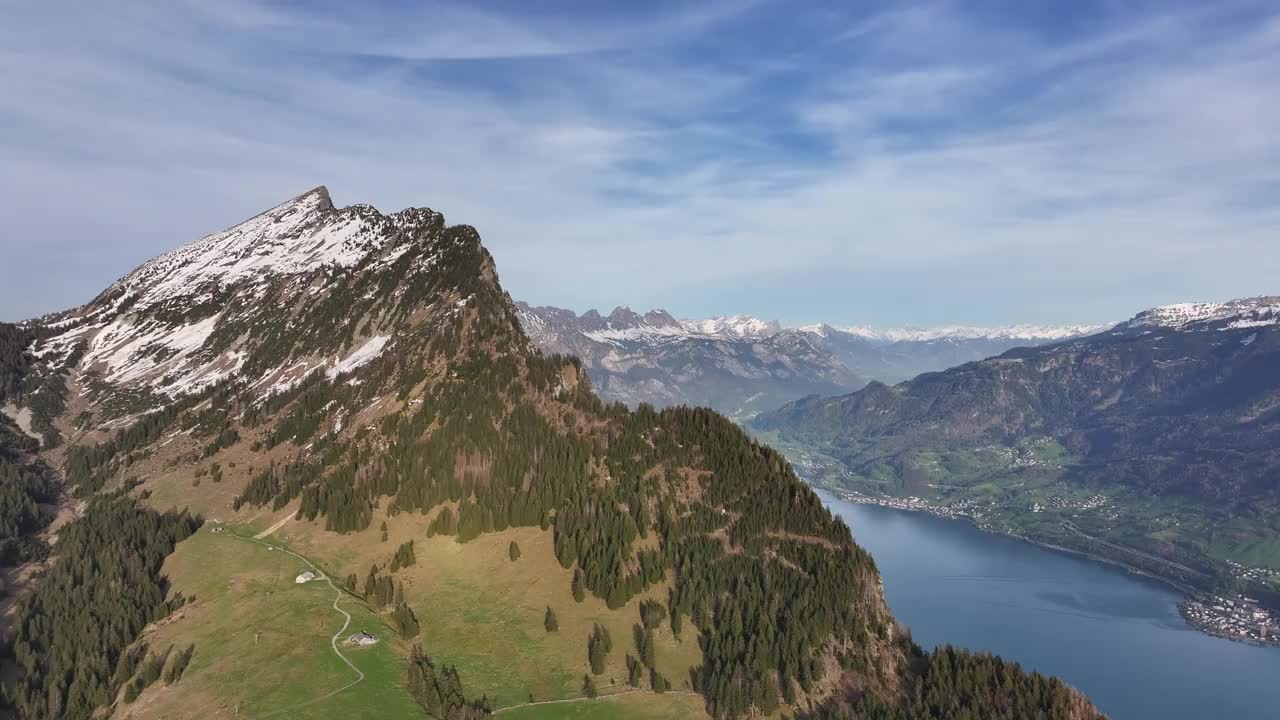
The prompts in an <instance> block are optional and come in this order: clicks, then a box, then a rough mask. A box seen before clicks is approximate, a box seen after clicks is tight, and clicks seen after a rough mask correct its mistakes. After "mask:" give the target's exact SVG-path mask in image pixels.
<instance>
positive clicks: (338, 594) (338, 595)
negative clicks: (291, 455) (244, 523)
mask: <svg viewBox="0 0 1280 720" xmlns="http://www.w3.org/2000/svg"><path fill="white" fill-rule="evenodd" d="M289 517H292V516H288V517H285V518H284V519H283V520H281V521H280V522H278V523H276V524H275V525H274V526H272V527H270V528H268V529H267V530H264V531H263V532H261V533H259V534H258V535H257V536H256V537H251V538H247V537H243V536H241V535H234V534H231V533H227V534H228V536H229V537H233V538H236V539H237V540H244V541H245V542H252V543H257V544H259V545H263V546H265V547H269V548H274V549H276V550H278V551H280V552H283V553H288V554H290V555H292V556H294V557H296V558H298V559H299V560H301V561H302V562H304V563H306V564H307V567H309V568H311V570H312V571H313V572H315V574H316V575H317V576H318V577H319V579H322V580H324V581H325V582H327V583H329V587H330V588H333V592H334V598H333V609H334V610H337V611H338V612H339V613H341V614H342V618H343V620H342V627H340V628H338V632H336V633H334V634H333V637H330V638H329V647H331V648H333V654H334V655H337V656H338V659H339V660H341V661H342V662H344V663H346V665H347V667H349V668H351V669H352V670H353V671H354V672H355V674H356V679H355V680H352V681H351V682H349V683H347V684H346V685H343V686H342V687H340V688H338V689H337V690H333V691H331V692H328V693H326V694H324V695H321V696H319V697H314V698H311V699H310V700H307V701H306V702H302V703H298V704H297V705H291V706H289V707H285V708H277V709H275V710H272V711H271V712H268V713H263V714H262V715H259V716H258V717H259V718H268V717H274V716H276V715H280V714H283V713H287V712H292V711H294V710H297V709H299V708H304V707H307V706H308V705H314V704H316V703H318V702H320V701H322V700H328V699H329V698H331V697H333V696H334V695H337V694H338V693H340V692H342V691H343V690H346V689H348V688H351V687H354V686H355V685H358V684H360V683H361V682H362V681H363V680H364V673H363V672H361V670H360V668H358V667H356V666H355V663H353V662H351V661H350V660H349V659H347V656H346V655H343V654H342V651H341V650H339V649H338V638H340V637H342V635H343V633H345V632H346V631H347V628H348V627H350V626H351V613H349V612H347V611H346V610H343V609H342V608H341V607H339V606H338V603H339V602H340V601H341V600H342V590H341V589H340V588H339V587H338V586H337V585H334V584H333V579H332V578H330V577H329V576H328V575H327V574H325V573H324V572H323V571H321V570H320V568H318V567H316V565H315V563H313V562H311V560H309V559H308V558H307V557H306V556H305V555H299V554H298V553H296V552H294V551H292V550H288V549H286V548H283V547H280V546H279V545H273V544H271V543H269V542H263V541H262V540H259V539H258V538H260V537H262V536H264V535H267V534H269V533H271V532H273V531H275V530H277V529H279V527H280V526H282V525H284V524H285V523H286V522H288V520H289Z"/></svg>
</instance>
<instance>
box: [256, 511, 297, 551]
mask: <svg viewBox="0 0 1280 720" xmlns="http://www.w3.org/2000/svg"><path fill="white" fill-rule="evenodd" d="M292 519H293V514H292V513H290V514H288V515H285V516H284V517H282V518H280V519H279V520H277V521H276V522H275V524H274V525H272V526H271V527H269V528H267V529H266V530H263V531H262V532H260V533H258V534H257V535H254V536H253V539H254V540H261V539H262V538H264V537H266V536H268V535H270V534H271V533H273V532H275V531H277V530H279V529H280V528H282V527H284V526H285V524H286V523H288V522H289V521H290V520H292ZM286 552H287V551H286ZM290 554H292V553H290ZM298 557H302V556H301V555H299V556H298Z"/></svg>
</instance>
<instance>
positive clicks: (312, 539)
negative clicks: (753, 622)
mask: <svg viewBox="0 0 1280 720" xmlns="http://www.w3.org/2000/svg"><path fill="white" fill-rule="evenodd" d="M381 520H382V518H375V519H374V522H373V523H372V524H371V526H370V529H369V530H366V531H364V532H360V533H350V534H348V535H334V534H333V533H326V532H324V531H323V530H321V529H320V528H318V527H316V526H315V525H312V524H309V523H296V522H295V523H290V524H289V525H287V526H286V527H284V528H282V529H281V530H280V532H279V534H280V535H281V536H282V537H284V538H286V539H287V542H288V544H289V546H290V547H291V548H293V549H295V550H297V551H298V552H301V553H303V554H305V555H307V556H308V557H312V558H316V557H322V558H324V559H325V560H326V562H331V563H332V566H333V567H334V570H335V573H336V576H337V577H345V576H346V574H348V573H355V574H356V576H357V577H359V578H361V579H363V578H364V576H365V575H366V574H367V573H368V571H369V566H370V565H372V564H374V563H378V564H380V565H384V564H385V563H386V561H388V560H389V559H390V557H391V555H392V554H393V553H394V552H395V549H396V547H397V546H398V545H399V544H400V543H402V542H405V541H406V540H408V539H413V540H414V551H415V555H416V556H417V564H416V565H414V566H412V567H408V568H404V569H401V570H400V571H399V572H397V573H396V574H395V577H396V578H397V579H398V580H399V581H400V582H403V583H404V588H405V597H406V600H407V601H408V603H409V605H410V606H411V607H412V608H413V610H414V613H415V614H416V615H417V617H418V620H419V622H420V623H421V625H422V637H421V638H420V640H421V642H422V645H423V647H424V649H425V650H426V651H427V653H428V654H429V655H431V656H432V657H433V658H434V659H436V660H437V661H439V662H444V663H447V664H450V665H456V666H457V668H458V671H459V672H460V673H461V676H462V681H463V685H464V687H465V688H466V691H467V693H468V694H469V695H480V694H482V693H483V694H485V695H487V696H488V697H489V699H490V700H491V701H492V702H493V704H494V706H495V707H504V706H508V705H516V704H521V703H527V702H530V701H531V700H532V701H542V700H561V699H566V698H574V697H578V696H579V695H580V694H581V693H580V691H581V687H582V675H583V674H584V673H586V672H588V671H589V666H588V663H587V639H588V637H589V636H590V634H591V631H592V628H593V627H594V625H595V623H599V624H601V625H602V626H604V627H606V628H607V629H608V630H609V632H610V635H611V636H612V638H613V645H614V649H613V652H612V653H610V654H609V656H608V661H607V663H606V668H605V672H604V674H602V675H600V676H598V677H596V678H595V682H596V686H597V687H598V688H599V690H600V692H601V693H602V694H604V693H608V692H610V691H611V690H620V689H623V688H625V687H626V680H627V671H626V660H625V655H624V653H626V652H628V651H629V652H631V653H632V654H633V655H638V653H637V652H636V651H635V650H634V649H633V642H632V625H634V624H636V623H638V622H639V619H640V613H639V605H640V601H641V600H643V599H646V598H654V599H657V600H660V601H662V602H664V603H665V601H666V594H667V588H666V586H665V585H663V586H659V587H655V588H651V589H650V590H649V591H648V592H646V593H645V594H644V595H642V596H639V597H636V598H633V599H632V601H631V602H630V603H628V604H627V605H626V606H625V607H623V608H619V609H618V610H609V608H608V607H607V606H606V605H605V603H604V601H603V600H600V599H598V598H595V597H591V596H590V595H588V597H587V598H586V600H585V601H584V602H581V603H578V602H575V601H574V599H573V596H572V594H571V593H570V591H569V586H570V581H571V579H572V573H571V572H570V571H568V570H565V569H564V568H562V567H561V566H560V564H559V562H558V561H557V560H556V559H555V554H554V551H553V547H552V541H551V533H550V532H547V531H543V530H540V529H538V528H515V529H511V530H507V531H504V532H500V533H491V534H487V535H482V536H480V537H479V538H477V539H475V540H472V541H471V542H469V543H466V544H465V545H463V544H459V543H457V542H456V541H455V540H454V539H453V538H451V537H435V538H427V537H426V532H425V527H426V524H427V519H426V518H425V517H423V516H421V515H417V514H402V515H398V516H395V517H392V518H389V519H387V525H388V535H389V537H388V540H387V541H385V542H383V541H382V540H381V531H380V530H378V528H379V526H380V524H381ZM512 541H515V542H517V543H518V544H519V546H520V549H521V558H520V559H519V560H517V561H515V562H512V561H511V560H510V557H509V554H508V548H509V545H510V543H511V542H512ZM384 571H385V570H384ZM548 606H550V607H551V608H552V610H553V611H554V612H555V614H556V616H557V619H558V620H559V624H560V630H559V631H558V632H554V633H548V632H546V630H545V629H544V628H543V616H544V614H545V612H546V609H547V607H548ZM656 641H657V653H656V655H657V663H658V669H659V671H660V672H662V673H663V674H664V675H665V676H666V677H667V679H668V680H669V681H670V682H671V684H672V689H674V690H685V689H689V684H688V680H689V670H690V668H692V667H695V666H697V665H698V664H700V663H701V661H702V651H701V649H700V648H699V647H698V640H697V635H696V633H695V632H694V631H693V630H692V628H690V627H689V626H688V624H687V623H686V630H685V632H684V633H683V637H682V638H679V639H677V638H675V637H674V636H672V634H671V631H670V628H669V627H668V626H666V625H664V626H663V627H662V628H661V629H659V630H658V631H657V632H656ZM646 677H647V676H646ZM686 717H689V716H688V715H686Z"/></svg>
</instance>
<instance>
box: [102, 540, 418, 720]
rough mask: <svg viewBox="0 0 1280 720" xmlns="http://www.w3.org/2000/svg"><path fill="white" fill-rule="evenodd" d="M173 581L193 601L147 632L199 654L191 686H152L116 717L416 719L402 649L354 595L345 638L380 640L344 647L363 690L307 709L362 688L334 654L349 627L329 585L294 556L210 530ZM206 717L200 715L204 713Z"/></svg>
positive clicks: (192, 544) (187, 548)
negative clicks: (306, 579)
mask: <svg viewBox="0 0 1280 720" xmlns="http://www.w3.org/2000/svg"><path fill="white" fill-rule="evenodd" d="M165 569H166V572H167V573H168V574H169V576H170V577H171V578H172V580H173V584H174V589H175V590H177V591H180V592H182V593H184V594H186V595H188V596H192V595H194V597H195V602H193V603H191V604H189V605H187V606H186V607H184V608H182V609H181V610H180V611H179V612H178V613H176V614H175V615H173V616H171V617H170V618H168V619H167V620H166V621H163V622H162V623H160V625H159V626H158V627H157V628H155V629H154V631H152V632H150V633H148V635H147V636H146V638H145V639H146V641H147V642H148V643H149V644H150V646H151V648H152V649H153V650H160V651H163V649H164V648H166V647H168V646H169V645H170V644H173V645H175V646H176V648H178V649H181V648H183V647H185V646H186V645H187V644H190V643H193V642H194V643H195V646H196V651H195V655H194V657H193V658H192V661H191V665H190V666H189V667H188V668H187V671H186V673H185V674H184V675H183V677H182V680H181V681H179V682H178V683H176V684H174V685H172V686H165V685H164V684H163V683H162V682H160V683H157V684H155V685H153V686H152V687H151V688H149V689H148V690H147V691H146V692H144V693H143V695H142V696H141V697H140V698H139V699H138V700H137V701H135V702H134V703H133V704H131V705H124V706H121V708H120V709H119V710H118V711H117V713H116V717H118V718H138V719H139V720H142V719H144V718H191V717H201V718H266V717H275V718H298V719H307V718H338V717H418V716H420V715H421V710H420V709H419V708H418V707H417V705H416V704H415V703H414V702H413V699H412V698H411V697H410V696H409V695H408V693H407V692H405V691H404V690H403V689H402V688H401V687H400V680H401V677H402V675H403V672H404V665H403V653H404V648H403V647H401V644H400V643H399V642H398V641H396V640H395V639H394V638H393V637H392V636H391V633H390V632H389V631H388V630H387V629H386V628H385V627H384V626H383V625H382V623H381V621H380V620H379V619H378V618H377V616H375V615H374V614H373V613H371V612H370V611H369V610H368V609H367V608H365V607H364V606H363V604H362V603H361V602H360V601H359V600H357V599H355V598H351V597H345V598H344V599H343V601H342V607H343V609H345V610H346V611H347V612H349V613H351V615H352V623H351V626H350V627H349V628H348V630H347V633H353V632H356V631H357V630H366V631H369V632H372V633H374V634H375V635H377V636H378V637H379V638H383V639H384V640H383V642H380V643H378V644H377V645H374V646H372V647H367V648H358V649H357V648H351V649H344V653H345V654H346V655H347V657H349V658H350V659H351V660H352V662H354V663H355V664H356V666H357V667H359V668H360V669H361V670H362V671H363V672H364V673H365V674H366V678H365V680H364V681H363V682H361V683H359V684H357V685H355V686H353V687H351V688H349V689H348V690H345V691H343V692H342V693H339V694H338V695H335V696H333V697H330V698H327V699H324V700H322V701H319V702H315V703H313V704H310V705H307V704H306V703H307V702H308V701H311V700H313V699H315V698H318V697H321V696H323V695H325V694H327V693H329V692H331V691H332V690H335V689H337V688H340V687H342V686H343V685H346V684H347V683H350V682H351V681H352V680H354V679H355V677H356V676H355V674H354V673H353V672H352V671H351V669H350V668H348V667H347V666H346V665H345V664H343V663H342V661H341V660H339V659H338V658H337V657H336V656H335V655H334V654H333V650H332V649H331V648H330V646H329V638H330V636H332V635H333V633H334V632H336V631H337V630H338V628H339V627H341V626H342V621H343V618H342V616H341V615H340V614H339V613H337V612H336V611H334V610H333V608H332V603H333V600H334V596H335V593H334V591H333V590H332V589H331V588H330V587H329V585H328V584H327V583H325V582H323V581H312V582H310V583H306V584H304V585H297V584H295V583H294V577H295V576H296V575H297V574H298V573H301V572H302V571H304V570H305V569H307V568H306V565H305V564H304V563H303V562H302V561H301V560H298V559H297V558H294V557H291V556H289V555H288V554H286V553H283V552H279V551H272V550H269V549H268V548H266V547H264V546H262V545H259V544H256V543H252V542H249V541H246V540H243V539H239V538H236V537H232V536H231V535H230V534H227V533H213V532H210V528H209V527H208V526H206V527H205V528H203V529H201V530H200V531H199V532H198V533H196V534H195V535H194V536H192V537H191V538H190V539H188V540H186V541H184V542H183V543H181V544H180V545H179V546H178V549H177V551H176V552H175V553H174V554H173V555H172V556H171V557H170V558H169V560H168V562H167V563H166V566H165ZM197 708H198V709H197Z"/></svg>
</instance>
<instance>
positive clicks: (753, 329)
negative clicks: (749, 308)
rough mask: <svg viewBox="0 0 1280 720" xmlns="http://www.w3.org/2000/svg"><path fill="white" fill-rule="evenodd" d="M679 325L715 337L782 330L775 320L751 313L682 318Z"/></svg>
mask: <svg viewBox="0 0 1280 720" xmlns="http://www.w3.org/2000/svg"><path fill="white" fill-rule="evenodd" d="M680 325H681V326H682V327H683V328H684V329H686V330H688V331H689V332H691V333H695V334H698V335H713V336H717V337H736V338H762V337H769V336H771V335H776V334H778V333H780V332H782V325H781V324H780V323H779V322H777V321H776V320H761V319H760V318H758V317H753V316H751V315H722V316H719V317H713V318H707V319H705V320H682V321H681V322H680Z"/></svg>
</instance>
